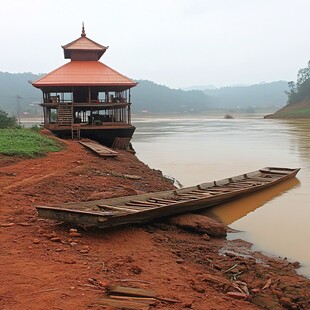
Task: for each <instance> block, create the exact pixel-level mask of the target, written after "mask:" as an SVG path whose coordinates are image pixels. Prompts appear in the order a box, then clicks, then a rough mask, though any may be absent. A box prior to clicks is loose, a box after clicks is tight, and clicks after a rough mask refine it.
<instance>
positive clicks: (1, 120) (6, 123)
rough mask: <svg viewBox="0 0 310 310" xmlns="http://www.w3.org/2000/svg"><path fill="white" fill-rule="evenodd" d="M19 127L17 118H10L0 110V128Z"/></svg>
mask: <svg viewBox="0 0 310 310" xmlns="http://www.w3.org/2000/svg"><path fill="white" fill-rule="evenodd" d="M16 126H17V120H16V118H15V116H9V114H8V113H6V112H4V111H2V110H0V128H2V129H3V128H13V127H16Z"/></svg>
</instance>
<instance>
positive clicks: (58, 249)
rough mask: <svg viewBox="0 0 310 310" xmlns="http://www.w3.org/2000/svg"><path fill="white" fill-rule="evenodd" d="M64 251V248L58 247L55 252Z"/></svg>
mask: <svg viewBox="0 0 310 310" xmlns="http://www.w3.org/2000/svg"><path fill="white" fill-rule="evenodd" d="M62 251H64V249H63V248H57V249H56V250H55V252H62Z"/></svg>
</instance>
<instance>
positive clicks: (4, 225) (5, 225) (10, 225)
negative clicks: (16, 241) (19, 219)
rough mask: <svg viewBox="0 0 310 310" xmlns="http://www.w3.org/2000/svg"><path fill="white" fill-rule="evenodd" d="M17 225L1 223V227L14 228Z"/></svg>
mask: <svg viewBox="0 0 310 310" xmlns="http://www.w3.org/2000/svg"><path fill="white" fill-rule="evenodd" d="M14 225H15V223H0V227H12V226H14Z"/></svg>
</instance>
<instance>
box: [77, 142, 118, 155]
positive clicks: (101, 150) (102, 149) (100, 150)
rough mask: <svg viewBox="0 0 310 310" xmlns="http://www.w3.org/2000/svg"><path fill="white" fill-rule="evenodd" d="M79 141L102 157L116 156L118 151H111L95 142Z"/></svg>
mask: <svg viewBox="0 0 310 310" xmlns="http://www.w3.org/2000/svg"><path fill="white" fill-rule="evenodd" d="M79 143H80V144H81V145H83V146H84V147H86V148H88V149H90V150H91V151H93V152H95V153H96V154H98V155H100V156H102V157H116V156H117V155H118V152H116V151H113V150H111V149H109V148H108V147H106V146H103V145H101V144H99V143H97V142H93V141H92V142H85V141H79Z"/></svg>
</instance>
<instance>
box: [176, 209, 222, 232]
mask: <svg viewBox="0 0 310 310" xmlns="http://www.w3.org/2000/svg"><path fill="white" fill-rule="evenodd" d="M170 223H171V224H173V225H176V226H179V227H181V228H184V229H187V230H190V231H195V232H198V233H202V234H208V235H209V236H212V237H225V236H226V234H227V232H226V231H227V229H226V227H225V226H224V225H223V224H221V223H220V222H218V221H216V220H214V219H212V218H210V217H207V216H205V215H200V214H183V215H179V216H176V217H173V218H172V219H170Z"/></svg>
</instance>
